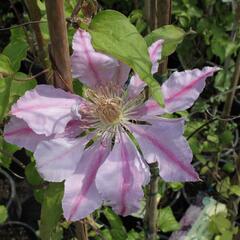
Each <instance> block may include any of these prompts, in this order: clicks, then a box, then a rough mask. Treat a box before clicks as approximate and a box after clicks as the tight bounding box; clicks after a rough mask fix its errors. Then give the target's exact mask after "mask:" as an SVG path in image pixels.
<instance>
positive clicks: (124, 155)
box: [120, 137, 132, 215]
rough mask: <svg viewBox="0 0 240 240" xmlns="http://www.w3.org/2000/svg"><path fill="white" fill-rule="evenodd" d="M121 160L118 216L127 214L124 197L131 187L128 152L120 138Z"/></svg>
mask: <svg viewBox="0 0 240 240" xmlns="http://www.w3.org/2000/svg"><path fill="white" fill-rule="evenodd" d="M121 145H122V148H121V160H122V186H121V201H120V204H121V208H120V214H121V215H124V214H125V212H127V203H126V195H127V193H128V192H129V190H130V187H131V185H132V172H131V168H130V165H129V159H128V152H127V148H126V145H125V143H124V142H123V139H122V137H121Z"/></svg>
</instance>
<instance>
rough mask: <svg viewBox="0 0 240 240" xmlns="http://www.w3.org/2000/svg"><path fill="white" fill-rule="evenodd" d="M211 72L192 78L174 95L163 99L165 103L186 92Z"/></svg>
mask: <svg viewBox="0 0 240 240" xmlns="http://www.w3.org/2000/svg"><path fill="white" fill-rule="evenodd" d="M212 73H213V71H209V72H207V73H205V74H203V75H202V76H200V77H198V78H197V79H195V80H193V81H192V82H191V83H190V84H188V85H187V86H185V87H184V88H182V89H181V90H180V91H178V92H176V93H175V94H174V95H172V96H170V97H168V98H166V99H165V102H166V103H170V102H172V101H173V100H175V99H176V98H177V97H179V96H181V95H183V94H186V92H187V91H189V90H190V89H192V88H193V87H194V85H195V84H197V83H198V82H199V81H201V80H203V79H205V78H207V77H208V76H209V75H211V74H212Z"/></svg>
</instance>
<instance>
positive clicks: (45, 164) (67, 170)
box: [34, 135, 92, 182]
mask: <svg viewBox="0 0 240 240" xmlns="http://www.w3.org/2000/svg"><path fill="white" fill-rule="evenodd" d="M91 136H92V135H89V136H86V137H79V138H74V139H71V138H56V139H52V140H49V141H42V142H41V143H39V144H38V146H37V148H36V151H35V153H34V157H35V159H36V167H37V169H38V172H39V173H40V175H41V176H42V177H43V178H44V179H45V180H47V181H50V182H61V181H63V180H64V179H66V178H67V177H69V176H70V175H72V174H73V173H74V172H75V169H76V167H77V164H78V162H79V161H80V159H81V157H82V154H83V152H84V148H85V145H86V143H87V142H88V141H89V140H90V138H91Z"/></svg>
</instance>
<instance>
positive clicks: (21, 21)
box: [10, 0, 36, 56]
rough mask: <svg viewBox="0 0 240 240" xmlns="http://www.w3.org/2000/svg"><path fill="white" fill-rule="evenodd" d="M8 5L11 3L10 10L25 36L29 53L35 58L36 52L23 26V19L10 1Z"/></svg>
mask: <svg viewBox="0 0 240 240" xmlns="http://www.w3.org/2000/svg"><path fill="white" fill-rule="evenodd" d="M10 3H11V8H12V9H13V12H14V14H15V16H16V18H17V21H18V23H20V25H21V26H22V29H23V32H24V34H25V37H26V40H27V43H28V45H29V47H30V49H31V52H32V54H33V55H34V56H35V55H36V50H35V47H34V44H33V42H32V40H31V39H30V37H29V35H28V31H27V29H26V27H25V25H24V24H23V19H22V17H21V16H20V14H19V12H18V10H17V9H16V7H15V5H14V2H13V1H12V0H10Z"/></svg>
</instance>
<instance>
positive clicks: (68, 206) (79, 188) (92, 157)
mask: <svg viewBox="0 0 240 240" xmlns="http://www.w3.org/2000/svg"><path fill="white" fill-rule="evenodd" d="M110 146H111V145H110V144H107V145H105V144H102V143H101V142H100V141H98V142H96V143H94V144H93V145H92V146H91V147H90V148H88V149H87V150H85V152H84V154H83V156H82V158H81V160H80V162H79V164H78V167H77V169H76V171H75V172H74V174H73V175H72V176H70V177H69V178H67V180H66V181H65V191H64V197H63V201H62V206H63V210H64V216H65V218H66V219H68V220H71V221H76V220H79V219H82V218H84V217H86V216H87V215H89V214H90V213H92V212H93V211H94V210H95V209H97V208H98V207H100V206H101V204H102V198H101V196H100V194H99V193H98V191H97V188H96V184H95V177H96V174H97V171H98V169H99V167H100V166H101V164H102V163H103V162H104V160H105V159H106V157H107V155H108V154H109V151H110Z"/></svg>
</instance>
